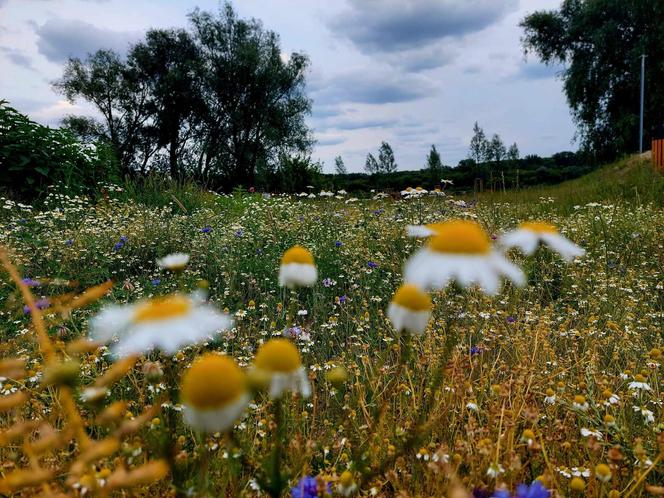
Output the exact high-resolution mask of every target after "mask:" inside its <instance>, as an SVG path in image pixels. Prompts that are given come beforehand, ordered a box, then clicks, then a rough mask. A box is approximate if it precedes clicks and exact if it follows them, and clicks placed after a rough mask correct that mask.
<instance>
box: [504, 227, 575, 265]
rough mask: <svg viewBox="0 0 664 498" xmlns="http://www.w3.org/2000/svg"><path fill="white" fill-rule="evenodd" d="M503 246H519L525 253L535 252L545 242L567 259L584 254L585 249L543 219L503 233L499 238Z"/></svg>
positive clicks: (570, 259)
mask: <svg viewBox="0 0 664 498" xmlns="http://www.w3.org/2000/svg"><path fill="white" fill-rule="evenodd" d="M499 243H500V245H502V246H503V247H507V248H510V247H518V248H519V249H521V250H522V251H523V252H524V253H525V254H532V253H534V252H535V250H536V249H537V247H538V246H539V245H540V244H544V245H546V246H547V247H549V248H550V249H552V250H553V251H555V252H557V253H558V254H560V256H562V257H563V258H564V259H565V260H567V261H572V260H573V259H574V258H575V257H577V256H583V255H584V254H585V252H586V251H585V250H583V249H582V248H581V247H579V246H577V245H576V244H575V243H574V242H572V241H571V240H569V239H567V238H566V237H563V236H562V235H560V233H558V229H557V228H556V227H555V226H553V225H551V224H550V223H546V222H542V221H526V222H523V223H521V224H520V225H519V228H517V229H516V230H514V231H512V232H508V233H506V234H504V235H502V236H501V237H500V239H499Z"/></svg>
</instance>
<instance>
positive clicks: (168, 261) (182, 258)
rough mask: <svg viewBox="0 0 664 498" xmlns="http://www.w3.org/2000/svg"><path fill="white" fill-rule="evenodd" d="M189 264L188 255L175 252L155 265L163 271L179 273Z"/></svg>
mask: <svg viewBox="0 0 664 498" xmlns="http://www.w3.org/2000/svg"><path fill="white" fill-rule="evenodd" d="M188 263H189V254H185V253H183V252H176V253H173V254H169V255H168V256H164V257H163V258H161V259H158V260H157V265H158V266H159V267H160V268H163V269H165V270H170V271H173V272H181V271H182V270H184V269H185V267H186V266H187V264H188Z"/></svg>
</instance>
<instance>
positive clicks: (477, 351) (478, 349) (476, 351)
mask: <svg viewBox="0 0 664 498" xmlns="http://www.w3.org/2000/svg"><path fill="white" fill-rule="evenodd" d="M483 351H484V349H483V348H481V347H479V346H472V347H471V348H470V356H475V355H476V354H482V352H483Z"/></svg>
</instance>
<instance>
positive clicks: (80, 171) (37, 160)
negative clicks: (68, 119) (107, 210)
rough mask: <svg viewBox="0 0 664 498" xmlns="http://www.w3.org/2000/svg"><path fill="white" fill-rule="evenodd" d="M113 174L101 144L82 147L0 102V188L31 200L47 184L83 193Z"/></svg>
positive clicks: (112, 162)
mask: <svg viewBox="0 0 664 498" xmlns="http://www.w3.org/2000/svg"><path fill="white" fill-rule="evenodd" d="M116 172H117V168H116V167H115V160H114V158H113V154H112V153H111V151H110V149H109V148H108V147H107V146H105V145H104V144H101V143H97V144H81V143H80V142H78V141H77V140H76V139H75V138H74V136H73V135H72V134H71V133H70V132H68V131H66V130H59V129H52V128H49V127H47V126H42V125H40V124H38V123H35V122H34V121H31V120H30V119H29V118H28V117H27V116H24V115H23V114H21V113H20V112H18V111H17V110H16V109H14V108H12V107H9V106H8V105H7V102H6V101H0V189H2V190H6V191H8V192H10V193H11V194H12V195H14V196H16V197H20V198H23V199H32V198H35V197H40V196H41V195H43V194H44V192H45V191H46V189H47V187H48V186H49V185H53V184H56V183H63V184H64V185H66V186H67V187H69V188H70V189H72V190H81V191H82V190H85V189H86V188H90V187H93V186H94V185H95V184H96V183H97V182H99V181H103V180H109V179H113V178H114V177H115V176H116Z"/></svg>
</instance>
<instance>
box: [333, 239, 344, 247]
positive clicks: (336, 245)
mask: <svg viewBox="0 0 664 498" xmlns="http://www.w3.org/2000/svg"><path fill="white" fill-rule="evenodd" d="M342 245H344V243H343V242H341V241H340V240H337V241H336V242H335V243H334V247H341V246H342Z"/></svg>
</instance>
